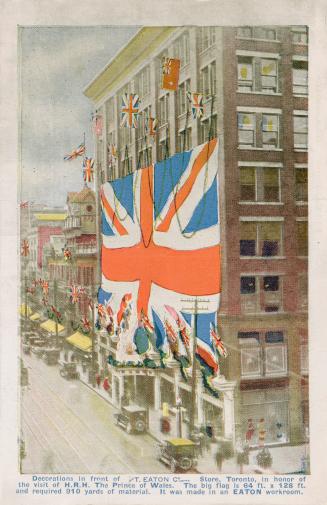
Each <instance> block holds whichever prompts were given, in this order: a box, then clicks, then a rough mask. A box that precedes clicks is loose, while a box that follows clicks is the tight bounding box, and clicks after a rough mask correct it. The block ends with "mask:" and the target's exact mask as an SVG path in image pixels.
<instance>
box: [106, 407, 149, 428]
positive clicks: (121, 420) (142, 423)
mask: <svg viewBox="0 0 327 505" xmlns="http://www.w3.org/2000/svg"><path fill="white" fill-rule="evenodd" d="M114 417H115V420H116V425H117V426H121V427H122V428H124V429H125V430H126V431H127V433H144V432H145V431H146V430H147V428H148V411H147V410H146V409H145V408H143V407H139V406H138V405H125V406H124V407H122V409H121V411H120V412H118V413H116V414H114Z"/></svg>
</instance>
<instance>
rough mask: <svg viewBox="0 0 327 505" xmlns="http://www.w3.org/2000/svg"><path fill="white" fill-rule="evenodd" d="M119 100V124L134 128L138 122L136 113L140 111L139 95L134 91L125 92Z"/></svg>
mask: <svg viewBox="0 0 327 505" xmlns="http://www.w3.org/2000/svg"><path fill="white" fill-rule="evenodd" d="M121 98H122V102H121V123H120V126H121V127H124V126H127V127H128V128H136V127H137V123H138V115H139V111H140V99H139V96H138V95H136V94H134V93H129V94H128V93H125V94H124V95H122V97H121Z"/></svg>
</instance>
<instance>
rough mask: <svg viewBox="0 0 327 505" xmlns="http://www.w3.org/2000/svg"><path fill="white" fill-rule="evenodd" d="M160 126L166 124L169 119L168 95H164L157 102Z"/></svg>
mask: <svg viewBox="0 0 327 505" xmlns="http://www.w3.org/2000/svg"><path fill="white" fill-rule="evenodd" d="M159 114H160V125H161V126H162V125H164V124H167V123H168V119H169V94H166V95H164V96H163V97H161V98H160V100H159Z"/></svg>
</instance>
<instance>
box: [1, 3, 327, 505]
mask: <svg viewBox="0 0 327 505" xmlns="http://www.w3.org/2000/svg"><path fill="white" fill-rule="evenodd" d="M202 4H203V6H205V2H202ZM157 21H158V19H157ZM213 21H214V22H213ZM312 38H313V40H315V33H314V30H313V28H312V27H311V25H310V23H309V22H308V21H307V19H306V17H305V16H304V17H303V22H298V20H297V21H296V22H282V19H280V22H276V21H275V22H270V23H267V22H258V20H257V21H256V22H252V23H249V22H246V23H245V22H243V21H242V20H241V19H239V21H238V22H237V23H229V24H226V23H223V24H220V23H219V18H216V19H215V20H214V19H212V21H211V22H206V23H196V22H193V23H191V24H190V23H189V22H184V23H183V22H181V23H179V24H176V25H175V26H171V25H170V24H169V23H166V22H165V23H162V24H158V22H157V23H155V24H151V23H140V22H139V21H138V20H137V19H136V23H135V25H134V24H129V25H126V24H125V23H121V24H120V23H118V22H117V23H116V22H115V24H107V25H106V24H100V23H98V24H96V23H93V24H92V25H87V23H85V24H83V23H82V24H79V25H73V24H71V25H70V24H66V25H65V26H63V25H60V24H59V23H58V24H57V25H54V24H50V23H49V24H38V25H35V24H34V25H33V24H22V25H21V26H18V27H17V41H18V42H17V55H18V56H17V58H18V59H17V65H18V67H17V69H18V90H19V103H18V127H19V135H18V146H19V147H18V169H17V185H18V197H17V202H16V208H18V210H17V215H18V227H17V230H18V233H17V235H18V237H17V244H18V246H17V252H18V254H17V257H16V258H11V260H12V261H14V262H15V263H16V265H17V266H16V268H17V269H18V278H17V283H18V295H17V297H16V305H15V307H14V309H15V314H16V321H17V345H16V351H15V352H16V354H17V360H18V384H17V391H18V394H17V408H16V422H15V425H16V430H15V431H16V433H15V435H14V436H15V437H16V444H15V445H16V447H15V448H14V449H12V450H14V451H15V453H16V454H17V458H16V467H15V468H14V469H13V472H14V473H16V475H17V477H15V479H16V480H15V481H14V482H11V485H10V489H6V488H5V487H4V490H5V491H4V492H3V494H4V496H6V499H7V500H8V499H9V498H8V497H10V496H13V498H12V500H13V503H19V504H24V503H28V504H29V503H44V504H47V503H53V502H56V501H57V502H58V500H59V501H60V503H66V502H67V503H72V504H80V503H88V504H90V503H92V504H93V503H107V502H108V500H109V501H110V503H122V504H125V503H139V501H140V500H142V501H146V502H147V503H161V502H165V503H169V502H180V503H181V502H182V501H185V500H192V501H193V502H194V503H195V502H199V503H200V501H201V503H236V502H237V503H240V502H244V503H250V501H251V503H283V504H284V503H299V504H304V503H317V504H318V505H319V504H323V503H324V502H323V501H322V500H323V495H324V493H323V492H322V491H321V490H320V491H318V489H317V488H316V494H312V485H313V484H312V483H313V482H314V478H315V477H314V466H312V464H311V461H312V451H313V450H316V449H312V443H311V441H312V427H311V420H312V412H311V405H312V399H311V398H310V394H311V393H309V375H311V366H309V349H311V347H312V345H313V344H312V339H313V336H312V331H311V329H310V327H309V322H308V321H309V314H310V311H309V304H308V284H309V283H311V282H314V280H313V277H312V278H311V277H310V276H309V261H311V259H310V257H311V252H312V249H311V248H310V250H309V247H308V245H309V240H308V236H309V234H311V229H310V226H311V224H310V226H309V225H308V213H309V211H310V209H311V204H312V201H311V199H310V198H309V192H308V179H310V178H309V176H308V174H309V173H310V169H309V165H310V163H309V160H310V159H311V149H312V148H311V143H310V141H309V139H310V135H311V124H312V123H311V122H310V111H311V94H310V97H309V90H310V85H311V80H310V79H311V77H310V79H309V73H310V65H311V54H312V51H311V49H310V47H311V46H310V45H311V39H312ZM310 76H311V74H310ZM325 77H326V76H325ZM313 82H314V80H313ZM309 124H310V128H309V127H308V125H309ZM314 156H315V155H314V154H313V157H314ZM310 176H311V175H310ZM313 212H314V209H313ZM313 256H314V257H315V252H313ZM14 303H15V300H14ZM310 310H311V309H310ZM310 317H311V316H310ZM14 338H15V336H14ZM5 369H6V367H5ZM314 376H315V375H314ZM315 377H316V376H315ZM5 394H6V395H8V394H9V393H8V392H7V391H5ZM313 445H314V442H313ZM316 476H317V477H318V474H316ZM12 478H13V477H11V479H12ZM309 490H310V491H309ZM310 493H311V494H310ZM58 495H59V496H58ZM314 496H315V500H314V501H312V500H313V497H314ZM249 500H250V501H249Z"/></svg>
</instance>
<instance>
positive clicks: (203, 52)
mask: <svg viewBox="0 0 327 505" xmlns="http://www.w3.org/2000/svg"><path fill="white" fill-rule="evenodd" d="M215 47H216V43H214V44H212V45H211V46H208V47H206V48H205V49H203V50H202V51H200V52H199V56H204V55H205V54H206V53H207V52H209V51H210V49H213V48H215Z"/></svg>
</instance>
